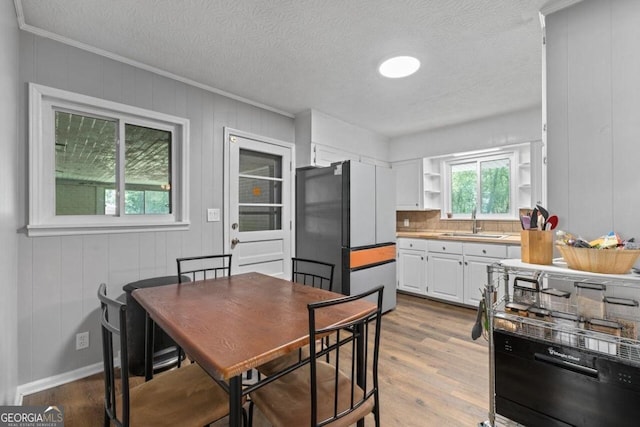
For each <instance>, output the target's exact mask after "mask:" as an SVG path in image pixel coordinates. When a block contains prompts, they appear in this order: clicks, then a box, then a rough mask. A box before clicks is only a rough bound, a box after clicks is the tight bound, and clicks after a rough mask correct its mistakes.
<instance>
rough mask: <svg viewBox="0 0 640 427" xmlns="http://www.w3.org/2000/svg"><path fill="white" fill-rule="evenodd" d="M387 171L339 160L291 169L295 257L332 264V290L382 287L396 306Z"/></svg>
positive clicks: (389, 304)
mask: <svg viewBox="0 0 640 427" xmlns="http://www.w3.org/2000/svg"><path fill="white" fill-rule="evenodd" d="M394 185H395V184H394V177H393V173H392V171H391V169H389V168H385V167H381V166H374V165H370V164H365V163H359V162H352V161H345V162H340V163H334V164H332V165H331V166H328V167H321V168H318V167H305V168H298V169H296V256H298V257H300V258H309V259H315V260H319V261H324V262H330V263H333V264H335V266H336V272H335V274H334V280H333V290H334V291H336V292H341V293H343V294H345V295H353V294H358V293H360V292H363V291H365V290H368V289H371V288H373V287H376V286H379V285H384V296H383V311H385V312H386V311H388V310H391V309H393V308H395V306H396V264H395V261H396V253H395V240H396V236H395V228H396V219H395V194H394V191H395V187H394Z"/></svg>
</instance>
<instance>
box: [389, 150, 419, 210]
mask: <svg viewBox="0 0 640 427" xmlns="http://www.w3.org/2000/svg"><path fill="white" fill-rule="evenodd" d="M392 169H393V171H394V172H395V181H396V210H399V211H416V210H422V209H424V201H423V197H422V191H423V190H422V188H423V181H422V159H415V160H407V161H404V162H396V163H393V165H392Z"/></svg>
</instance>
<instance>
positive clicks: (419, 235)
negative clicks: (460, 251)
mask: <svg viewBox="0 0 640 427" xmlns="http://www.w3.org/2000/svg"><path fill="white" fill-rule="evenodd" d="M451 233H464V231H460V230H422V231H398V232H396V237H407V238H410V239H433V240H455V241H461V242H478V243H496V244H501V245H514V246H516V245H517V246H519V245H520V233H506V232H500V231H487V232H486V234H500V235H504V236H506V237H502V238H499V239H496V238H495V237H486V238H485V237H466V236H451V235H447V234H451ZM482 234H483V233H482V232H481V233H478V236H482Z"/></svg>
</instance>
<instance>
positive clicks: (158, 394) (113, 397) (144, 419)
mask: <svg viewBox="0 0 640 427" xmlns="http://www.w3.org/2000/svg"><path fill="white" fill-rule="evenodd" d="M98 299H99V300H100V310H101V311H100V323H101V325H102V357H103V360H104V391H105V394H104V425H105V427H108V426H109V425H111V422H113V423H114V424H115V425H117V426H122V427H127V426H130V425H133V426H144V425H149V426H152V425H180V426H198V427H201V426H204V425H208V424H210V423H212V422H214V421H216V420H218V419H220V418H222V417H224V416H226V415H227V414H228V413H229V396H228V395H227V393H226V392H225V391H224V390H223V389H222V388H221V387H220V386H219V385H218V384H217V383H216V382H215V381H214V380H213V379H212V378H211V377H210V376H209V375H208V374H207V373H206V372H205V371H203V370H202V368H200V366H199V365H197V364H190V365H188V366H185V367H183V368H177V369H173V370H170V371H166V372H164V373H161V374H159V375H157V376H155V377H154V378H153V379H151V380H149V381H147V382H145V383H142V384H140V385H137V386H135V387H133V388H129V372H128V369H126V368H124V369H119V368H118V367H117V366H116V363H115V362H116V361H115V360H114V359H115V357H114V356H115V352H114V341H116V342H118V343H119V345H120V360H121V361H126V360H127V316H126V310H127V305H126V304H125V303H123V302H120V301H117V300H115V299H111V298H109V297H107V287H106V285H105V284H104V283H103V284H101V285H100V287H99V289H98ZM110 314H112V315H115V317H116V319H117V321H111V319H110V317H109V315H110ZM118 372H119V377H120V384H119V387H117V386H116V383H117V382H118Z"/></svg>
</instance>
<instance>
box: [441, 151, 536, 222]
mask: <svg viewBox="0 0 640 427" xmlns="http://www.w3.org/2000/svg"><path fill="white" fill-rule="evenodd" d="M530 150H531V144H529V143H526V144H519V145H514V146H506V147H496V148H491V149H486V150H479V151H474V152H468V153H456V154H454V155H450V156H444V157H442V158H441V170H442V175H443V179H442V200H441V201H442V213H443V216H444V215H445V214H448V215H447V216H448V217H450V218H454V219H455V218H459V219H468V218H470V217H471V216H472V213H473V212H474V211H475V213H476V218H482V219H510V220H512V219H516V218H518V211H519V209H521V208H527V207H530V206H531V166H530V158H531V153H530Z"/></svg>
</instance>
